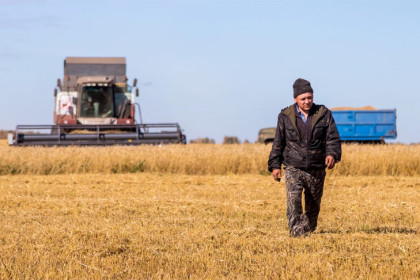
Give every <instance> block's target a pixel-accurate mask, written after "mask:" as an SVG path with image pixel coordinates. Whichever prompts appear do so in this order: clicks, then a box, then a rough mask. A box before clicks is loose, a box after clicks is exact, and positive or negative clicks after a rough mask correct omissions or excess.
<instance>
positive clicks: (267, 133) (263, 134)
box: [257, 127, 276, 145]
mask: <svg viewBox="0 0 420 280" xmlns="http://www.w3.org/2000/svg"><path fill="white" fill-rule="evenodd" d="M275 134H276V128H275V127H266V128H262V129H260V131H259V132H258V140H257V142H258V143H264V144H266V145H267V144H269V143H272V142H273V141H274V135H275Z"/></svg>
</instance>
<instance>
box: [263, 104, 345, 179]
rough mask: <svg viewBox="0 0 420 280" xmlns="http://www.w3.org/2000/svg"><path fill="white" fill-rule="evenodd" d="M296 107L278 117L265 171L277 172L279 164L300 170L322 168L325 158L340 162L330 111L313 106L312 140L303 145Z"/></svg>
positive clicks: (289, 108) (288, 108) (285, 109)
mask: <svg viewBox="0 0 420 280" xmlns="http://www.w3.org/2000/svg"><path fill="white" fill-rule="evenodd" d="M295 106H296V104H293V105H291V106H289V107H287V108H284V109H283V110H282V111H281V112H280V114H279V116H278V121H277V129H276V135H275V137H274V142H273V147H272V150H271V153H270V156H269V159H268V170H269V171H270V172H272V171H273V169H280V168H281V166H282V164H283V165H284V166H291V167H295V168H299V169H303V170H312V169H323V168H325V167H326V165H325V158H326V156H327V155H330V156H332V157H333V158H334V159H335V162H336V163H337V162H339V161H340V160H341V141H340V136H339V134H338V130H337V126H336V125H335V121H334V118H333V116H332V113H331V111H330V110H329V109H328V108H327V107H325V106H324V105H316V104H313V105H312V106H314V108H313V110H314V115H313V118H312V130H311V138H310V141H309V142H308V143H306V142H305V141H304V139H302V137H301V135H300V133H299V130H298V127H297V123H296V113H295V108H294V107H295Z"/></svg>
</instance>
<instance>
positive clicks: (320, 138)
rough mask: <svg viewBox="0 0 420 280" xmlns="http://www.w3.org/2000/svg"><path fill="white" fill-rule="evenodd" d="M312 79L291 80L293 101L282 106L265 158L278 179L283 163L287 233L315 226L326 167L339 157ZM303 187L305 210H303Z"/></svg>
mask: <svg viewBox="0 0 420 280" xmlns="http://www.w3.org/2000/svg"><path fill="white" fill-rule="evenodd" d="M313 92H314V91H313V89H312V87H311V83H310V82H309V81H307V80H304V79H297V80H296V81H295V83H294V84H293V96H294V101H295V103H294V104H293V105H291V106H289V107H287V108H284V109H283V110H282V111H281V112H280V114H279V116H278V122H277V129H276V135H275V137H274V142H273V147H272V150H271V153H270V157H269V159H268V170H269V171H270V172H271V173H272V175H273V178H274V180H277V181H280V179H281V166H282V164H283V165H284V168H285V177H286V189H287V219H288V224H289V229H290V235H291V236H293V237H298V236H302V235H306V234H308V233H310V232H313V231H314V230H315V229H316V226H317V220H318V214H319V211H320V206H321V197H322V193H323V189H324V179H325V168H326V167H328V168H329V169H331V168H333V167H334V165H335V164H336V163H337V162H339V161H340V160H341V142H340V136H339V134H338V131H337V127H336V125H335V122H334V119H333V116H332V113H331V111H330V110H328V109H327V107H325V106H324V105H317V104H314V103H313ZM302 191H304V195H305V213H302Z"/></svg>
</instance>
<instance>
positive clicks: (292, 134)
mask: <svg viewBox="0 0 420 280" xmlns="http://www.w3.org/2000/svg"><path fill="white" fill-rule="evenodd" d="M286 139H287V140H290V141H293V142H296V141H299V135H298V133H297V131H296V130H295V129H294V128H286Z"/></svg>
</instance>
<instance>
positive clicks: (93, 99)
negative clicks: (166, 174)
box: [8, 57, 186, 146]
mask: <svg viewBox="0 0 420 280" xmlns="http://www.w3.org/2000/svg"><path fill="white" fill-rule="evenodd" d="M136 85H137V79H134V80H133V83H132V84H131V85H130V84H129V83H128V78H127V76H126V59H125V58H124V57H67V58H66V59H65V60H64V79H63V83H62V82H61V80H60V79H58V80H57V88H55V89H54V97H55V107H54V125H18V126H17V127H16V131H15V132H14V133H13V134H11V135H9V136H8V138H9V144H10V145H24V146H26V145H46V146H55V145H58V146H67V145H115V144H118V145H139V144H165V143H184V144H185V143H186V138H185V135H184V134H183V133H182V130H181V128H180V126H179V125H178V124H177V123H152V124H144V123H143V122H142V119H141V112H140V105H139V104H137V103H135V101H134V93H133V88H135V93H136V96H138V95H139V91H138V88H136ZM135 105H137V109H138V110H137V112H136V110H135ZM136 114H137V115H138V119H140V123H138V124H136V123H135V116H136Z"/></svg>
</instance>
